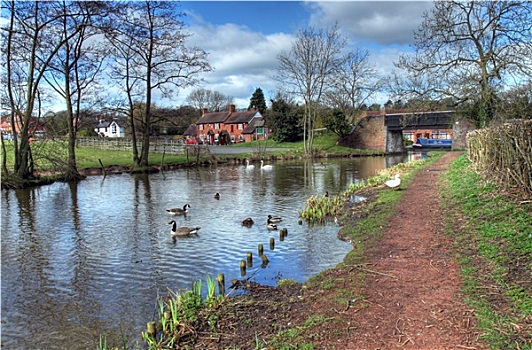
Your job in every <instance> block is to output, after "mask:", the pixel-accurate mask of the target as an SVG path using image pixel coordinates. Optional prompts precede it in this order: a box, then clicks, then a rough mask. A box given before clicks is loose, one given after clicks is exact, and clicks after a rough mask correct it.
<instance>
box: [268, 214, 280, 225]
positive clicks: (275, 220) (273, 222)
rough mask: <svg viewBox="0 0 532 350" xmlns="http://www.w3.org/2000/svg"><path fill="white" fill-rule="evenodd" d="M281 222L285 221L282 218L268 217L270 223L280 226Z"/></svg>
mask: <svg viewBox="0 0 532 350" xmlns="http://www.w3.org/2000/svg"><path fill="white" fill-rule="evenodd" d="M281 221H283V219H282V218H281V217H280V216H273V215H268V223H272V224H278V223H280V222H281Z"/></svg>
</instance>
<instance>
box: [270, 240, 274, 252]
mask: <svg viewBox="0 0 532 350" xmlns="http://www.w3.org/2000/svg"><path fill="white" fill-rule="evenodd" d="M274 249H275V238H273V237H271V238H270V250H274Z"/></svg>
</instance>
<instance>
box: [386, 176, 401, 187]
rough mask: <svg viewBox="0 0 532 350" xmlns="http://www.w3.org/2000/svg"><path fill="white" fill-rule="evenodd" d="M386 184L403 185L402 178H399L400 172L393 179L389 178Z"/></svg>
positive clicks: (392, 185) (391, 185)
mask: <svg viewBox="0 0 532 350" xmlns="http://www.w3.org/2000/svg"><path fill="white" fill-rule="evenodd" d="M384 184H385V185H386V186H388V187H390V188H397V187H399V185H401V179H400V178H399V174H396V175H395V177H394V178H393V180H388V181H386V182H385V183H384Z"/></svg>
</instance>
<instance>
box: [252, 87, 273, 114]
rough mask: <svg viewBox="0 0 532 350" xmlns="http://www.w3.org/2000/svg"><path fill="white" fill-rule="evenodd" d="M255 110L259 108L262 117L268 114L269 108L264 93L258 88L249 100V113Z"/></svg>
mask: <svg viewBox="0 0 532 350" xmlns="http://www.w3.org/2000/svg"><path fill="white" fill-rule="evenodd" d="M253 108H257V109H258V110H259V112H260V114H262V115H264V113H266V109H267V108H268V107H267V106H266V100H265V99H264V93H263V92H262V89H261V88H257V89H256V90H255V92H254V93H253V96H251V99H250V100H249V107H248V111H250V110H252V109H253Z"/></svg>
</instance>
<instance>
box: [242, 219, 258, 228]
mask: <svg viewBox="0 0 532 350" xmlns="http://www.w3.org/2000/svg"><path fill="white" fill-rule="evenodd" d="M254 223H255V222H254V221H253V219H252V218H245V219H244V221H242V225H244V226H251V225H253V224H254Z"/></svg>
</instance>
